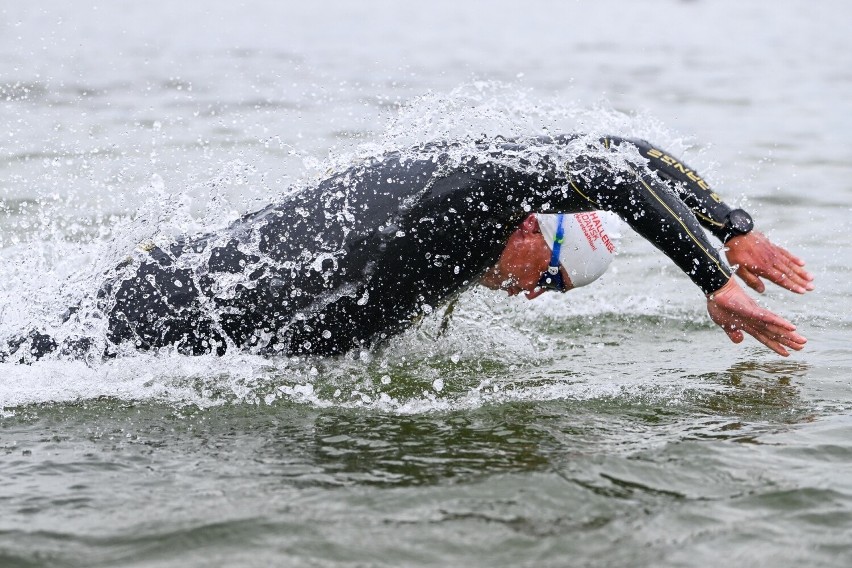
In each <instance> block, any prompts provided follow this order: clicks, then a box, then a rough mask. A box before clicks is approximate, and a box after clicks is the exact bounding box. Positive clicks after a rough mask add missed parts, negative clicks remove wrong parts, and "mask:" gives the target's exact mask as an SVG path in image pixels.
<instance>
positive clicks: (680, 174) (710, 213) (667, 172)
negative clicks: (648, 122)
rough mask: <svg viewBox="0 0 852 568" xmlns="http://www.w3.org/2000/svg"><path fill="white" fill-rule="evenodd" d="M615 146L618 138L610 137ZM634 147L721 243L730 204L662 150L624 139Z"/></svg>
mask: <svg viewBox="0 0 852 568" xmlns="http://www.w3.org/2000/svg"><path fill="white" fill-rule="evenodd" d="M610 141H611V142H610V143H611V144H613V145H618V144H619V143H620V140H618V139H617V138H612V139H610ZM627 142H629V143H631V144H633V145H634V146H636V148H637V149H638V150H639V153H640V154H641V155H642V156H643V157H645V158H647V159H648V167H650V168H651V169H652V170H653V171H655V172H656V173H657V175H658V176H659V177H660V178H661V179H662V180H663V181H664V182H665V183H666V184H667V185H668V186H669V187H671V188H672V189H674V190H675V191H676V192H677V194H678V196H679V197H680V198H681V199H682V200H683V202H684V203H686V205H687V206H689V208H690V209H691V210H692V212H693V213H694V214H695V216H696V217H697V218H698V222H699V223H701V225H702V226H703V227H704V228H705V229H707V230H708V231H710V232H711V233H712V234H713V235H714V236H715V237H716V238H718V239H719V240H720V241H722V242H724V241H725V239H726V237H727V236H728V232H727V227H726V220H727V217H728V214H729V213H730V212H731V209H732V208H731V207H730V206H729V205H727V204H726V203H725V202H724V201H722V198H721V197H720V196H719V194H717V193H716V192H715V191H713V189H711V188H710V185H709V184H708V183H707V182H706V181H705V180H704V179H703V178H702V177H701V176H700V175H698V173H697V172H696V171H695V170H694V169H692V168H690V167H689V166H688V165H686V164H684V163H683V162H681V161H680V160H678V159H677V158H675V157H674V156H672V155H671V154H669V153H668V152H666V151H665V150H661V149H660V148H657V147H655V146H653V145H651V144H649V143H648V142H646V141H645V140H632V139H631V140H627Z"/></svg>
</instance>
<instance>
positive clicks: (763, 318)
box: [707, 279, 807, 357]
mask: <svg viewBox="0 0 852 568" xmlns="http://www.w3.org/2000/svg"><path fill="white" fill-rule="evenodd" d="M707 311H708V312H709V314H710V317H711V318H712V319H713V321H714V322H715V323H716V324H717V325H719V327H721V328H722V329H723V330H724V331H725V333H726V334H727V335H728V337H729V338H730V339H731V341H733V342H734V343H740V342H742V340H743V333H747V334H749V335H751V336H752V337H754V338H755V339H756V340H757V341H759V342H760V343H762V344H764V345H766V346H767V347H768V348H769V349H772V350H773V351H775V352H776V353H778V354H779V355H782V356H784V357H786V356H787V355H789V352H788V351H787V348H789V349H793V350H795V351H799V350H800V349H802V348H803V347H804V345H805V343H806V342H807V340H806V339H805V338H804V337H803V336H802V335H799V334H798V333H796V326H795V325H793V324H792V323H791V322H789V321H787V320H785V319H784V318H782V317H781V316H778V315H776V314H774V313H772V312H770V311H769V310H765V309H763V308H761V307H760V306H759V305H757V303H755V302H754V300H752V299H751V298H749V297H748V295H746V293H745V292H744V291H743V290H742V288H740V287H739V286H738V285H737V283H736V282H735V281H734V280H733V279H731V280H729V281H728V283H727V284H725V286H723V287H722V288H721V289H719V290H717V291H716V292H714V293H713V294H711V295H710V296H709V297H708V299H707Z"/></svg>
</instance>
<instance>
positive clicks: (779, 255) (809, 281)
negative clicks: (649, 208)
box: [630, 140, 814, 294]
mask: <svg viewBox="0 0 852 568" xmlns="http://www.w3.org/2000/svg"><path fill="white" fill-rule="evenodd" d="M630 142H631V143H633V144H634V145H636V147H637V148H638V149H639V152H640V153H641V154H642V155H643V156H644V157H645V158H647V159H648V165H649V166H650V167H651V169H652V170H654V171H656V172H657V175H659V176H660V177H661V178H663V180H664V181H666V182H667V183H668V184H669V186H670V187H672V188H673V189H675V190H676V191H677V192H678V195H679V196H680V198H681V199H682V200H683V202H684V203H686V205H687V206H688V207H689V208H690V209H691V210H692V212H693V213H695V216H696V217H697V218H698V221H699V222H700V223H701V225H702V226H703V227H705V228H706V229H707V230H709V231H710V232H711V233H713V234H714V235H715V236H716V237H717V238H718V239H719V240H720V241H722V242H723V243H724V244H725V246H726V249H725V252H726V256H727V259H728V263H730V264H731V266H732V267H734V268H735V269H736V274H737V276H739V277H740V278H742V280H743V282H745V283H746V284H747V285H748V286H749V287H751V288H753V289H754V290H756V291H757V292H760V293H763V292H764V291H765V290H766V286H764V284H763V282H762V281H761V278H766V279H767V280H769V281H770V282H773V283H775V284H777V285H778V286H781V287H782V288H785V289H787V290H790V291H791V292H796V293H797V294H804V293H805V292H808V291H810V290H813V289H814V285H813V279H814V277H813V275H812V274H810V273H809V272H808V271H807V270H805V268H804V266H805V262H804V261H803V260H802V259H801V258H799V257H797V256H795V255H793V254H792V253H790V252H789V251H787V250H786V249H784V248H783V247H780V246H778V245H776V244H774V243H772V241H770V240H769V239H768V238H767V237H766V235H764V234H763V233H760V232H758V231H751V232H749V233H747V234H745V235H737V236H731V235H730V233H729V232H728V228H727V225H726V220H727V216H728V214H729V213H730V212H731V210H732V209H731V207H730V206H728V205H727V204H726V203H725V202H724V201H723V200H722V198H721V197H720V196H719V195H718V194H717V193H716V192H715V191H713V190H712V189H711V188H710V186H709V185H708V184H707V182H706V181H704V179H703V178H701V176H699V175H698V174H697V173H696V172H695V170H693V169H692V168H690V167H689V166H688V165H686V164H684V163H683V162H681V161H679V160H678V159H677V158H675V157H673V156H671V155H670V154H668V153H666V152H665V151H664V150H661V149H659V148H656V147H654V146H652V145H651V144H649V143H648V142H645V141H644V140H630Z"/></svg>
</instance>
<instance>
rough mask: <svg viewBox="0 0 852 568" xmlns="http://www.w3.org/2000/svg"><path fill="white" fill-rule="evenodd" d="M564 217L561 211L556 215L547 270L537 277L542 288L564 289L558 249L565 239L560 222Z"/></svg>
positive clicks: (559, 290) (560, 290)
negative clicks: (554, 233)
mask: <svg viewBox="0 0 852 568" xmlns="http://www.w3.org/2000/svg"><path fill="white" fill-rule="evenodd" d="M564 218H565V215H563V214H561V213H560V214H559V215H557V216H556V235H555V236H554V237H553V247H551V250H552V252H551V254H550V264H548V266H547V270H545V271H544V272H542V273H541V278H539V279H538V287H539V288H541V289H542V290H556V291H558V292H564V291H565V279H564V278H562V271H561V270H559V251H560V250H561V249H562V243H563V242H564V241H565V227H564V226H563V224H562V220H563V219H564Z"/></svg>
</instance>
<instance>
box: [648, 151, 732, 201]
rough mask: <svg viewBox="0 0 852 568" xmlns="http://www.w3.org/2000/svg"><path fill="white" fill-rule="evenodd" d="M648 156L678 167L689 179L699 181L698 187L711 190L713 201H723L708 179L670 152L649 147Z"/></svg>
mask: <svg viewBox="0 0 852 568" xmlns="http://www.w3.org/2000/svg"><path fill="white" fill-rule="evenodd" d="M648 156H650V157H652V158H657V159H658V160H661V161H662V162H663V163H664V164H668V165H669V166H671V167H673V168H674V169H676V170H677V171H679V172H681V173H682V174H684V175H686V177H688V178H689V179H691V180H692V181H694V182H695V183H697V184H698V187H700V188H701V189H703V190H706V191H709V192H710V197H711V198H712V199H713V201H715V202H716V203H721V202H722V198H721V197H719V196H718V195H717V194H716V192H715V191H713V190H712V189H710V186H709V185H707V182H706V181H704V180H703V179H701V177H699V176H698V175H697V174H696V173H695V172H694V171H692V170H691V169H689V168H687V167H686V166H684V165H683V164H682V163H680V162H679V161H677V160H676V159H675V158H673V157H672V156H669V155H668V154H666V153H664V152H660V151H659V150H657V149H656V148H649V149H648Z"/></svg>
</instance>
